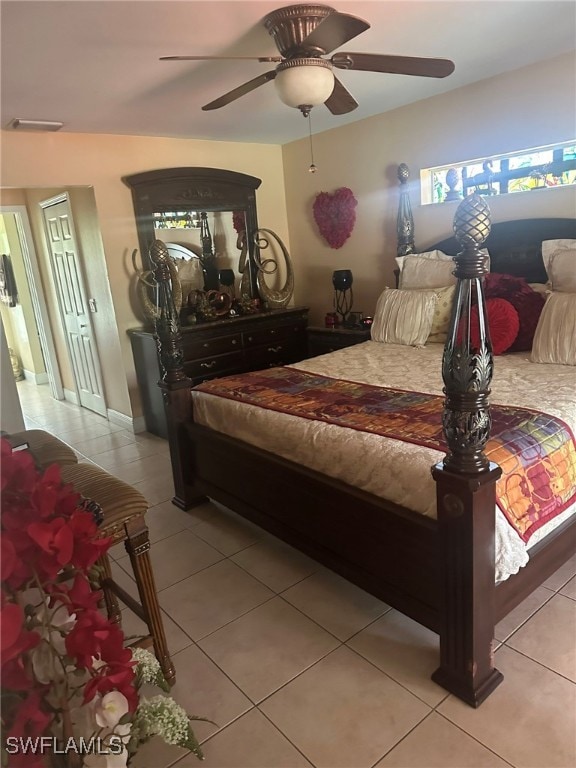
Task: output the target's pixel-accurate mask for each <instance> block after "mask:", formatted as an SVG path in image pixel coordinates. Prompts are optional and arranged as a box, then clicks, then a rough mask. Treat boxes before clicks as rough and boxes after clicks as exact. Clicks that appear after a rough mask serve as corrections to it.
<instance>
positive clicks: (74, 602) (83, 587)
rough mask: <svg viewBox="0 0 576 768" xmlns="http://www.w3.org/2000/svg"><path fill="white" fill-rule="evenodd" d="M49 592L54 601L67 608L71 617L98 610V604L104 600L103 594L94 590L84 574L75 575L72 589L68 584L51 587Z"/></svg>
mask: <svg viewBox="0 0 576 768" xmlns="http://www.w3.org/2000/svg"><path fill="white" fill-rule="evenodd" d="M49 592H50V595H51V596H52V598H53V599H54V600H60V602H62V603H63V605H65V606H66V607H67V609H68V613H69V614H70V615H72V614H73V613H75V614H78V613H79V612H80V611H96V610H98V603H99V602H100V600H101V598H102V592H101V591H98V590H94V589H92V587H91V586H90V582H89V581H88V579H87V578H86V576H85V575H84V574H83V573H77V574H76V575H75V577H74V583H73V584H72V586H71V587H69V586H68V584H55V585H53V586H51V587H50V589H49ZM63 597H64V599H62V598H63Z"/></svg>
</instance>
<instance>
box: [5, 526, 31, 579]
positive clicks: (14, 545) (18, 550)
mask: <svg viewBox="0 0 576 768" xmlns="http://www.w3.org/2000/svg"><path fill="white" fill-rule="evenodd" d="M1 541H2V558H4V548H6V550H7V551H9V550H10V549H13V550H14V554H15V560H14V559H12V557H11V555H8V558H7V560H6V562H4V560H3V561H2V582H3V583H4V584H5V585H6V586H7V587H8V588H10V589H18V588H19V587H21V586H23V585H24V584H26V583H27V582H28V581H29V580H30V579H31V578H32V576H33V575H34V574H33V570H32V566H33V564H34V561H35V554H34V553H35V552H36V549H37V548H36V544H35V543H34V542H33V541H32V539H31V538H30V536H28V534H27V533H26V531H23V530H11V531H6V530H3V531H2V536H1ZM5 568H6V569H7V572H6V573H5V572H4V569H5Z"/></svg>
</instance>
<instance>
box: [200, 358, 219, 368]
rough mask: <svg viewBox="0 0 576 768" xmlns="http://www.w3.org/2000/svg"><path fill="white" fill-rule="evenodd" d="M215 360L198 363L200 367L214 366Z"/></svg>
mask: <svg viewBox="0 0 576 768" xmlns="http://www.w3.org/2000/svg"><path fill="white" fill-rule="evenodd" d="M215 365H216V360H211V361H210V362H209V363H200V368H214V366H215Z"/></svg>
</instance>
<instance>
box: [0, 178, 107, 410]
mask: <svg viewBox="0 0 576 768" xmlns="http://www.w3.org/2000/svg"><path fill="white" fill-rule="evenodd" d="M89 191H90V190H89V188H86V190H85V191H84V188H82V190H80V189H79V190H75V191H74V192H75V194H76V195H77V196H79V195H84V197H80V201H81V202H80V203H79V205H80V207H81V212H82V216H81V224H82V226H83V227H84V226H85V225H86V218H87V217H86V213H85V211H86V209H87V208H90V201H89V198H90V194H89ZM53 194H54V193H53ZM6 196H7V197H10V196H13V197H16V196H18V197H20V198H22V203H26V204H24V205H20V204H17V203H19V202H20V201H19V200H17V199H15V200H14V203H16V204H14V205H3V206H0V217H1V219H2V220H6V221H10V222H13V223H14V225H15V226H13V233H12V234H13V237H12V238H11V239H10V242H9V243H7V242H6V240H5V242H4V245H5V246H6V248H7V250H8V251H9V250H10V248H14V250H15V251H18V252H19V254H21V256H18V257H17V256H16V255H15V256H14V262H15V263H16V261H17V260H18V258H20V259H21V264H22V263H23V266H21V270H20V274H19V276H18V281H19V283H20V285H22V286H23V288H24V289H25V291H23V292H25V293H29V301H30V302H31V307H32V308H33V313H34V319H35V327H37V331H32V330H31V329H30V328H29V330H30V335H31V337H34V336H35V340H36V342H37V343H38V342H39V344H40V347H41V354H42V357H43V360H44V362H45V369H46V373H45V374H44V377H46V376H47V379H48V384H49V388H50V394H51V396H52V397H53V398H55V399H56V400H64V399H65V400H67V401H69V402H71V403H73V404H75V405H78V406H80V407H84V408H88V409H90V410H91V411H95V412H96V413H99V414H101V415H103V416H104V417H108V413H107V406H106V401H105V398H104V390H103V385H102V376H101V372H100V368H99V365H100V361H99V358H98V352H97V348H96V344H95V343H94V341H93V338H92V336H89V337H88V340H87V341H85V340H83V339H82V336H83V335H84V337H85V334H83V333H82V332H85V330H86V329H83V328H79V331H80V333H79V334H78V336H79V338H77V339H76V340H74V339H70V336H71V335H72V336H73V335H74V334H73V333H72V334H71V333H70V329H69V328H66V327H65V325H64V318H63V314H62V313H61V309H60V305H61V303H63V302H61V301H60V296H59V286H58V276H60V278H61V279H62V280H63V281H64V283H65V287H67V288H69V291H68V293H69V294H71V300H72V307H73V308H74V309H78V310H80V311H79V312H77V314H76V318H77V320H76V322H77V325H78V326H80V325H87V326H89V329H90V330H92V324H91V323H90V318H89V317H88V320H87V321H85V320H83V313H84V316H85V312H86V308H87V307H88V309H89V308H90V302H89V303H88V304H87V302H86V298H85V291H84V281H83V279H82V269H81V267H80V259H79V253H78V247H77V246H76V243H77V240H76V237H75V233H74V224H73V221H72V217H71V215H68V216H66V215H65V214H66V213H68V214H69V213H70V209H69V207H68V211H67V212H66V211H63V210H61V211H60V213H61V214H62V215H64V219H62V221H61V226H60V237H61V240H62V242H63V244H64V246H63V247H62V248H61V258H62V259H63V263H64V262H68V263H67V264H64V266H62V265H61V266H60V268H59V269H58V271H53V268H52V263H51V262H52V259H51V258H50V256H49V251H50V248H49V247H48V243H49V242H50V239H52V241H53V240H54V238H49V236H48V233H47V231H46V227H45V220H44V215H43V214H44V210H43V209H42V205H41V203H42V202H44V203H46V208H47V210H49V209H50V204H51V203H54V204H56V205H57V204H58V203H60V202H64V203H65V206H66V205H67V206H69V199H68V196H67V194H65V193H61V194H59V195H58V196H57V197H52V198H49V199H47V200H45V199H44V198H45V197H46V195H44V196H42V195H41V190H36V191H34V190H33V189H31V190H22V191H18V192H17V193H14V194H13V195H10V194H9V193H7V195H6ZM85 198H86V199H88V203H85V202H83V201H84V199H85ZM52 210H53V212H54V210H55V209H52ZM94 210H95V209H94ZM31 217H33V219H34V221H33V223H32V225H31ZM48 218H50V217H49V216H48ZM88 226H91V227H93V226H94V224H93V222H92V221H91V220H90V221H89V224H88ZM96 226H97V225H96ZM14 230H15V234H14ZM83 231H84V230H82V232H83ZM87 232H88V234H87V235H84V234H82V237H81V240H82V241H83V240H84V239H85V237H87V238H88V239H90V238H91V237H92V238H93V239H94V234H93V230H92V229H89V230H87ZM72 242H73V243H74V248H71V247H70V246H71V243H72ZM91 242H93V240H92V241H91ZM35 243H36V244H37V247H38V249H39V251H37V250H36V248H35ZM70 252H72V253H73V257H72V256H70V257H69V256H68V254H69V253H70ZM91 303H92V304H94V305H95V302H94V301H92V302H91ZM68 309H70V304H69V305H68ZM69 325H70V323H69ZM67 333H68V339H67V338H66V336H67ZM69 341H70V342H71V344H75V345H76V350H75V351H76V352H77V353H78V355H79V356H80V357H79V359H80V367H78V366H75V365H74V364H73V361H72V353H71V350H70V347H69V344H68V342H69ZM88 365H89V366H90V367H89V368H88V367H87V366H88ZM5 373H7V372H5ZM28 374H29V371H28V370H26V378H27V379H28V378H29V375H28ZM30 378H31V379H32V382H33V383H36V384H40V383H41V380H42V379H41V376H40V377H38V378H36V376H35V375H33V376H32V377H30ZM3 379H4V377H3ZM44 380H45V378H44Z"/></svg>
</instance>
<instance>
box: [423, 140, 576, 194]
mask: <svg viewBox="0 0 576 768" xmlns="http://www.w3.org/2000/svg"><path fill="white" fill-rule="evenodd" d="M420 180H421V191H422V204H423V205H429V204H430V203H444V202H449V201H451V200H461V199H462V198H463V197H465V196H467V195H471V194H474V193H475V192H477V193H480V194H483V195H504V194H510V193H513V192H527V191H531V190H534V189H546V188H550V187H559V186H567V185H570V184H576V141H573V142H567V143H565V144H559V145H555V146H551V147H537V148H534V149H525V150H522V151H520V152H514V153H511V154H508V155H498V156H495V157H489V158H484V159H483V160H470V161H468V162H465V163H455V164H453V165H449V166H443V167H440V168H427V169H424V170H423V171H421V173H420Z"/></svg>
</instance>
